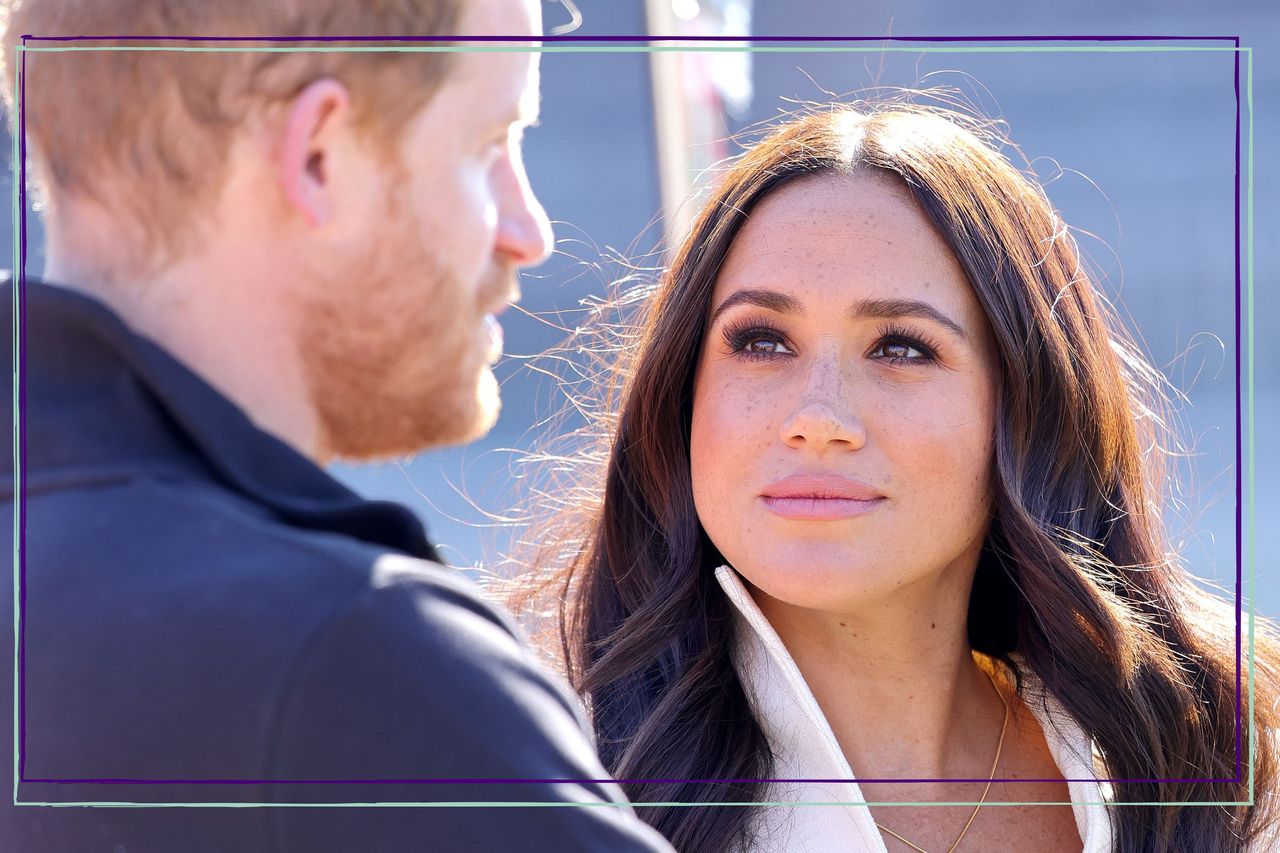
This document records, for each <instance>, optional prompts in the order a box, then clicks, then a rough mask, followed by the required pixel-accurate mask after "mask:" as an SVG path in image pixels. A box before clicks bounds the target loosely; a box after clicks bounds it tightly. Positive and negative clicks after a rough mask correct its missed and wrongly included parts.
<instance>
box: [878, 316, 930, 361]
mask: <svg viewBox="0 0 1280 853" xmlns="http://www.w3.org/2000/svg"><path fill="white" fill-rule="evenodd" d="M885 344H898V345H901V346H907V347H910V348H911V349H914V350H916V351H918V352H919V353H920V355H921V358H906V357H905V356H896V357H890V358H889V359H888V360H889V363H890V364H894V365H898V364H901V363H902V362H904V361H907V362H934V361H937V359H938V345H937V344H936V343H934V341H933V340H932V339H931V338H930V337H929V336H928V335H926V334H924V333H923V332H921V331H920V330H919V329H913V328H909V327H907V326H900V325H897V324H890V325H887V326H883V327H881V329H880V331H879V337H878V338H877V339H876V343H875V347H874V348H873V351H874V350H875V349H879V348H880V347H883V346H884V345H885Z"/></svg>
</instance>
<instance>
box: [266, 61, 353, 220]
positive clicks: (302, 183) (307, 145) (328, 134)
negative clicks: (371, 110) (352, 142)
mask: <svg viewBox="0 0 1280 853" xmlns="http://www.w3.org/2000/svg"><path fill="white" fill-rule="evenodd" d="M349 115H350V105H349V101H348V96H347V87H346V86H344V85H342V84H341V83H339V82H338V81H337V80H334V79H332V78H328V77H326V78H323V79H320V80H316V81H314V82H312V83H310V84H309V85H308V86H307V87H306V88H305V89H303V90H302V91H301V92H300V93H299V94H298V95H297V97H295V98H294V99H293V102H292V104H290V106H289V111H288V113H287V115H286V117H285V124H284V129H283V134H284V136H283V139H281V144H280V147H279V159H278V163H277V165H278V170H279V171H278V176H279V179H280V183H281V189H283V190H284V196H285V199H286V200H287V201H288V203H289V204H290V205H291V206H292V207H293V208H294V209H295V210H297V211H298V212H299V213H301V214H302V215H303V216H304V217H305V218H306V220H307V221H308V222H309V223H311V224H312V225H323V224H324V223H325V222H327V221H328V220H329V217H330V215H331V213H332V198H331V191H332V188H333V184H332V179H331V175H330V171H331V168H330V161H331V160H332V158H333V157H334V156H335V154H336V151H337V146H336V144H335V143H336V141H337V135H338V131H339V130H340V129H341V128H343V127H345V126H346V124H347V119H348V117H349Z"/></svg>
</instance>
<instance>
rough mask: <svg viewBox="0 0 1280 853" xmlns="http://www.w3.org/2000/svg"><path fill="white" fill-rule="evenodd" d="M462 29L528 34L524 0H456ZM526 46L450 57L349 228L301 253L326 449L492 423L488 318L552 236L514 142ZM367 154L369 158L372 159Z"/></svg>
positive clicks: (306, 338)
mask: <svg viewBox="0 0 1280 853" xmlns="http://www.w3.org/2000/svg"><path fill="white" fill-rule="evenodd" d="M466 8H467V11H466V13H465V15H464V19H463V22H462V23H463V27H464V29H463V32H468V33H503V34H511V35H516V36H519V35H536V34H538V33H540V32H541V24H540V19H539V9H538V5H537V3H536V0H468V2H467V4H466ZM538 56H539V55H538V54H537V53H535V52H512V53H462V54H457V55H455V56H454V60H455V62H454V65H453V66H452V68H451V70H450V72H449V74H448V75H447V77H446V78H445V80H444V82H443V84H442V86H441V88H440V90H439V91H438V92H437V93H436V94H435V95H434V96H433V97H432V99H431V100H430V102H429V103H428V104H427V105H426V106H425V107H424V108H423V109H422V111H421V112H420V114H419V115H418V116H416V117H415V118H414V119H412V120H411V121H410V123H409V124H408V125H407V127H406V129H405V130H404V132H403V136H402V137H401V138H400V139H399V140H397V141H396V146H397V150H398V155H399V156H398V161H399V162H398V163H380V165H379V168H377V169H374V170H373V172H372V174H371V175H370V177H371V178H372V180H371V181H370V184H371V186H370V188H369V190H368V192H367V193H366V194H365V195H364V198H365V199H366V200H367V204H366V205H365V206H364V209H362V210H356V211H346V212H345V213H344V214H343V218H344V219H345V220H346V221H345V224H343V225H342V227H343V228H345V230H346V232H347V233H349V234H350V239H345V240H342V241H338V242H336V243H335V242H330V243H328V244H326V251H325V252H324V257H316V258H312V259H309V266H310V272H311V275H310V276H308V279H309V281H308V283H307V285H306V287H305V295H304V297H303V299H302V300H301V310H300V328H299V330H298V331H299V346H300V353H301V355H302V359H303V364H304V369H305V371H306V374H307V381H308V384H309V387H310V391H311V396H312V400H313V403H314V405H315V409H316V412H317V414H318V417H319V420H320V429H321V436H320V437H321V443H320V445H321V455H322V457H323V458H325V459H333V458H344V459H373V458H387V457H394V456H404V455H410V454H412V453H415V452H418V451H420V450H423V449H425V448H428V447H435V446H441V445H447V444H456V443H461V442H466V441H470V440H473V439H475V438H478V437H480V436H482V435H484V434H485V433H486V432H487V431H488V430H489V429H490V428H491V427H492V426H493V424H494V422H495V421H496V419H497V414H498V409H499V400H498V387H497V382H496V381H495V379H494V376H493V373H492V371H491V370H490V364H491V363H492V362H493V361H494V360H496V359H497V357H498V355H499V354H500V352H501V345H502V344H501V328H500V327H499V326H498V325H497V321H496V320H495V319H494V315H495V314H497V313H499V312H501V311H502V310H503V309H504V308H505V307H506V306H507V305H508V304H509V303H511V302H514V301H515V300H516V299H517V298H518V295H519V293H518V289H517V280H516V273H517V270H518V269H519V268H521V267H525V266H529V265H532V264H536V263H538V262H540V261H541V260H542V259H543V258H544V257H545V256H546V255H547V253H548V251H549V250H550V245H551V231H550V224H549V223H548V221H547V217H546V214H545V212H544V211H543V210H542V207H541V206H540V205H539V203H538V201H537V199H536V198H535V197H534V195H533V192H532V190H531V189H530V187H529V182H528V178H527V176H526V175H525V171H524V164H523V161H522V158H521V153H520V144H521V141H520V137H521V134H522V132H523V129H524V127H525V126H527V125H528V124H530V123H532V122H533V121H534V119H535V113H536V110H537V98H538ZM370 157H371V162H372V159H373V158H372V155H370Z"/></svg>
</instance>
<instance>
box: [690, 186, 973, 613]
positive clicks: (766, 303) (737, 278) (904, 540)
mask: <svg viewBox="0 0 1280 853" xmlns="http://www.w3.org/2000/svg"><path fill="white" fill-rule="evenodd" d="M995 389H996V356H995V350H994V344H993V342H992V339H991V332H990V329H989V327H988V325H987V321H986V318H985V315H984V313H983V311H982V308H981V307H980V306H979V304H978V301H977V299H976V298H975V296H974V294H973V292H972V290H971V289H970V287H969V284H968V281H967V280H966V278H965V276H964V273H963V271H962V270H961V267H960V265H959V263H958V262H957V261H956V259H955V256H954V255H953V254H952V253H951V250H950V249H949V248H948V246H947V244H946V242H945V241H944V240H943V239H942V237H941V236H940V235H939V234H938V232H937V231H936V230H935V228H934V226H933V224H932V223H931V222H930V221H929V219H928V217H927V216H926V215H925V213H924V211H923V210H921V208H920V207H919V206H918V205H917V203H916V202H915V200H914V199H913V198H912V197H911V196H910V194H909V193H908V191H907V190H906V187H905V186H904V185H903V184H902V183H901V182H900V181H899V180H898V179H897V178H895V177H890V176H887V175H886V174H885V173H882V172H873V171H866V172H863V173H859V174H857V175H855V176H840V175H817V176H810V177H806V178H802V179H798V180H796V181H793V182H791V183H789V184H786V185H784V186H783V187H782V188H781V189H779V190H777V191H775V192H774V193H773V194H772V195H770V196H768V197H767V198H765V199H764V200H763V201H762V202H761V203H760V204H759V205H757V207H756V208H755V210H754V212H753V213H752V214H751V216H750V218H749V219H748V221H747V222H746V223H745V224H744V226H743V228H742V230H741V231H740V232H739V234H738V236H737V238H736V239H735V241H734V243H733V246H732V248H731V250H730V252H729V254H728V257H727V258H726V259H725V262H724V264H723V265H722V267H721V271H720V274H719V278H718V279H717V281H716V285H715V290H714V293H713V295H712V300H711V314H710V318H709V323H708V326H707V335H706V340H705V344H704V347H703V352H702V355H701V357H700V359H699V362H698V367H697V375H696V378H695V383H694V399H693V424H692V447H691V465H692V476H693V496H694V502H695V504H696V506H697V511H698V517H699V519H700V520H701V522H702V525H703V527H704V528H705V530H706V532H707V535H708V536H709V537H710V539H711V541H712V542H713V543H714V544H715V545H716V547H717V548H718V549H719V550H720V552H721V554H723V555H724V557H725V558H726V559H727V560H728V561H729V562H730V563H731V564H732V565H733V566H734V567H735V568H736V569H737V570H738V571H739V572H741V573H742V575H743V576H744V577H745V578H746V579H747V580H748V581H749V582H750V583H751V584H752V585H753V586H755V587H756V588H757V589H758V590H760V591H762V592H764V593H765V594H766V595H768V596H769V597H771V598H774V599H777V600H779V601H782V602H786V603H788V604H792V605H795V606H800V607H806V608H814V609H820V610H827V611H837V612H838V611H844V612H854V611H857V610H861V609H863V608H865V607H866V606H867V605H868V604H874V603H875V602H877V601H879V600H883V599H884V598H885V597H887V596H889V595H891V594H894V593H896V592H900V591H904V590H908V589H911V588H912V587H913V585H916V586H919V585H922V584H924V585H927V584H930V583H933V582H936V581H938V580H939V579H941V578H943V577H944V576H947V577H951V578H953V579H954V578H955V577H956V574H957V573H968V575H969V576H971V575H972V571H973V568H974V566H975V565H976V563H977V557H978V554H979V552H980V550H981V546H982V541H983V538H984V536H985V534H986V531H987V528H988V520H989V509H990V501H991V497H990V495H991V479H990V472H991V469H992V448H993V435H994V408H995V394H996V390H995ZM965 588H966V589H967V585H966V587H965Z"/></svg>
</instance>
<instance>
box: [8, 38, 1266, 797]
mask: <svg viewBox="0 0 1280 853" xmlns="http://www.w3.org/2000/svg"><path fill="white" fill-rule="evenodd" d="M974 41H982V40H980V38H977V37H975V38H974ZM17 50H18V53H19V55H20V54H22V53H50V54H52V53H77V51H132V53H161V51H163V53H262V54H266V53H545V54H559V53H572V54H593V53H594V54H599V53H625V54H635V53H669V51H681V53H730V51H732V53H744V51H746V53H760V54H765V53H794V54H804V53H810V54H812V53H878V54H883V53H913V54H922V53H932V54H1010V53H1037V54H1061V53H1134V54H1135V53H1242V54H1244V58H1245V81H1244V108H1245V110H1244V111H1245V113H1247V115H1248V152H1247V163H1248V169H1247V173H1245V175H1244V182H1245V192H1247V195H1245V293H1244V297H1245V298H1244V304H1245V313H1244V323H1245V328H1244V330H1245V347H1244V355H1245V382H1244V384H1245V407H1247V414H1245V415H1244V419H1245V427H1247V439H1245V448H1244V450H1245V453H1244V457H1245V465H1244V467H1245V488H1244V494H1245V519H1247V520H1245V524H1244V530H1242V534H1243V535H1244V548H1243V553H1244V560H1245V562H1247V564H1248V566H1249V594H1248V648H1249V652H1248V653H1249V667H1248V669H1249V672H1248V683H1249V701H1248V719H1249V754H1248V767H1249V799H1248V800H1239V802H1230V800H1229V802H1192V803H1185V804H1187V806H1253V804H1254V792H1253V763H1254V762H1253V751H1254V744H1256V738H1254V727H1253V656H1254V628H1253V622H1254V592H1256V575H1257V560H1256V553H1254V524H1256V517H1254V510H1256V506H1254V505H1256V494H1254V483H1256V478H1254V471H1253V464H1254V427H1253V409H1254V406H1253V49H1252V47H1210V46H1189V45H1188V46H1176V45H1171V46H1144V45H1133V46H1117V45H1097V46H1092V45H1091V46H1085V45H1046V46H1034V47H1033V46H1027V47H1023V46H989V47H974V46H910V47H909V46H881V47H872V46H861V45H856V46H835V45H831V46H827V45H823V46H813V45H805V46H794V47H785V46H773V45H744V46H735V45H698V46H677V45H648V46H631V45H412V46H384V45H374V46H348V47H271V46H262V47H170V46H92V47H74V46H68V47H28V46H26V45H18V46H17ZM17 68H18V72H17V73H15V74H14V100H13V102H14V105H20V97H22V79H20V68H22V65H20V63H19V64H17ZM19 109H20V106H19ZM14 129H17V126H15V127H14ZM18 161H19V152H18V134H17V133H14V138H13V164H12V173H13V223H14V228H13V259H14V264H13V266H14V287H13V302H14V304H13V377H12V379H13V403H14V405H13V435H14V446H13V453H14V544H13V547H14V552H13V560H14V562H13V566H14V573H13V587H14V667H13V679H14V689H13V697H14V699H13V702H14V722H13V727H14V731H13V743H14V757H13V771H14V772H13V779H14V783H13V804H14V806H37V807H49V808H73V807H90V808H369V807H379V808H421V807H456V808H457V807H463V808H465V807H508V808H509V807H531V806H536V807H550V808H556V807H571V808H582V807H596V808H626V807H632V808H646V807H666V806H690V807H699V806H703V804H701V803H627V804H620V803H561V802H554V803H545V802H530V803H515V802H484V800H476V802H457V803H442V802H429V803H404V802H366V803H238V802H232V803H214V802H207V803H196V802H192V803H140V802H132V800H84V802H56V803H54V802H36V800H19V799H18V747H19V744H18V635H19V620H20V612H19V607H18V540H19V539H18V534H19V529H20V524H22V520H20V517H19V516H20V502H19V497H20V496H19V493H18V492H19V483H20V467H19V466H20V464H22V460H20V455H19V448H20V443H19V437H18V352H19V347H20V345H19V334H20V332H22V329H20V324H19V323H18V319H19V314H18V311H19V305H18V287H17V274H18V270H17V266H18V256H19V240H18V234H19V229H18V224H19V218H20V216H22V215H24V213H26V211H23V210H19V209H18V165H19V163H18ZM1236 346H1239V342H1238V343H1236ZM1235 393H1236V397H1238V398H1239V393H1240V389H1239V388H1236V389H1235ZM1242 612H1243V611H1242ZM1164 804H1165V803H1158V802H1151V803H1082V802H1071V800H1068V802H1034V803H1014V802H998V803H991V802H988V803H982V806H983V807H1001V806H1119V807H1128V806H1164ZM742 806H746V807H751V806H868V807H870V806H876V807H882V806H974V807H975V806H979V803H977V802H929V803H901V802H884V803H824V802H805V803H796V802H754V803H732V804H730V807H742Z"/></svg>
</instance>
